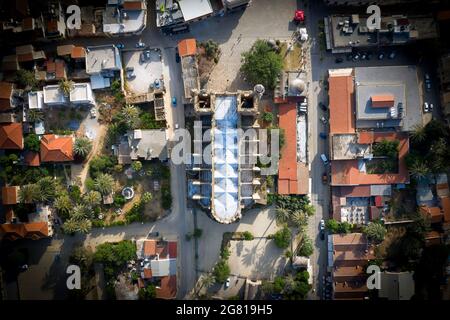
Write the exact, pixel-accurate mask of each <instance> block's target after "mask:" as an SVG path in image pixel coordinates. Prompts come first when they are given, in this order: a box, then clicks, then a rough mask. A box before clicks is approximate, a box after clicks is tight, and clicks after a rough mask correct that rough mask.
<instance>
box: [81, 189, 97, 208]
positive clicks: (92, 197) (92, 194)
mask: <svg viewBox="0 0 450 320" xmlns="http://www.w3.org/2000/svg"><path fill="white" fill-rule="evenodd" d="M101 201H102V195H101V194H100V192H98V191H95V190H91V191H89V192H88V193H86V194H85V195H84V196H83V202H84V203H85V204H86V205H87V206H88V207H89V208H93V207H95V206H98V205H99V204H100V203H101Z"/></svg>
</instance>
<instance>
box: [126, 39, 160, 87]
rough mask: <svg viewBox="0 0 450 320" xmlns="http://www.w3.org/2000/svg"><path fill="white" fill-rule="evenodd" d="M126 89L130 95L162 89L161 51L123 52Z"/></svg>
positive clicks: (145, 49) (153, 49)
mask: <svg viewBox="0 0 450 320" xmlns="http://www.w3.org/2000/svg"><path fill="white" fill-rule="evenodd" d="M123 65H124V77H125V79H126V88H127V90H129V91H130V92H131V93H132V94H142V93H147V92H149V91H152V90H153V89H159V88H162V87H163V64H162V56H161V51H160V50H159V49H155V48H151V49H148V48H144V49H142V50H131V51H123Z"/></svg>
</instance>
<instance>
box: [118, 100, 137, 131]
mask: <svg viewBox="0 0 450 320" xmlns="http://www.w3.org/2000/svg"><path fill="white" fill-rule="evenodd" d="M139 115H140V110H139V109H138V108H137V107H136V106H133V105H130V104H127V105H125V106H124V107H123V108H122V110H121V112H120V116H121V117H122V119H123V121H124V123H125V124H126V125H127V127H128V128H129V129H137V128H139V125H140V118H139Z"/></svg>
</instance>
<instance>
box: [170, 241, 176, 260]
mask: <svg viewBox="0 0 450 320" xmlns="http://www.w3.org/2000/svg"><path fill="white" fill-rule="evenodd" d="M168 247H169V248H168V250H169V257H170V258H176V257H177V242H176V241H169V243H168Z"/></svg>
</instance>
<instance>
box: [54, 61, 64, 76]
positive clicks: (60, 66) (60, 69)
mask: <svg viewBox="0 0 450 320" xmlns="http://www.w3.org/2000/svg"><path fill="white" fill-rule="evenodd" d="M55 64H56V69H55V76H56V79H64V78H65V77H66V64H65V62H64V61H62V60H58V61H56V62H55Z"/></svg>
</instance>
